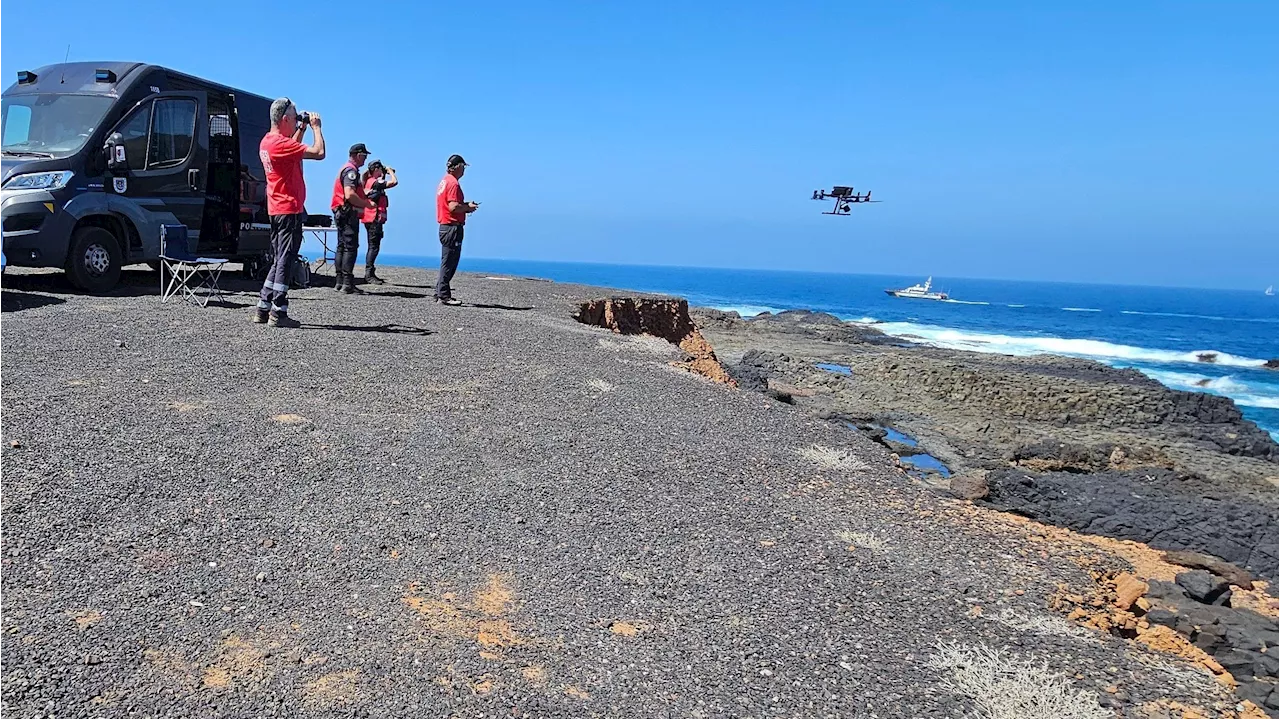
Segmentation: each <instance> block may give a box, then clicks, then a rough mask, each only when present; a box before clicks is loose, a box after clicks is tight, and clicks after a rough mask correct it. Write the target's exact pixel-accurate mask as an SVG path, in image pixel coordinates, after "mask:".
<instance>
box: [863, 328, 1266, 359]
mask: <svg viewBox="0 0 1280 719" xmlns="http://www.w3.org/2000/svg"><path fill="white" fill-rule="evenodd" d="M876 327H877V329H879V330H880V331H882V332H884V333H885V334H890V335H893V336H895V337H903V338H908V339H915V340H917V341H920V342H923V343H925V344H929V345H934V346H936V347H947V348H950V349H959V350H970V351H973V352H991V353H997V354H1010V355H1022V356H1028V355H1037V354H1055V355H1066V356H1069V357H1086V358H1089V359H1098V360H1123V361H1131V362H1151V363H1156V364H1212V365H1218V366H1223V367H1248V368H1255V369H1259V368H1262V366H1263V365H1264V364H1265V360H1260V359H1254V358H1252V357H1237V356H1236V355H1232V354H1228V353H1226V352H1218V351H1216V350H1196V351H1194V352H1180V351H1178V350H1163V349H1153V348H1149V347H1133V346H1130V345H1122V344H1114V343H1112V342H1103V341H1101V340H1084V339H1067V338H1063V337H1020V336H1016V335H1001V334H990V333H984V332H966V331H964V330H957V329H952V328H949V327H936V326H933V325H920V324H914V323H911V322H882V323H880V324H878V325H877V326H876Z"/></svg>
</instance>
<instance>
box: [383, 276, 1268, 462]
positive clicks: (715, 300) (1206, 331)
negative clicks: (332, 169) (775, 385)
mask: <svg viewBox="0 0 1280 719" xmlns="http://www.w3.org/2000/svg"><path fill="white" fill-rule="evenodd" d="M379 261H380V264H384V265H397V264H399V265H405V266H411V267H424V268H428V269H430V268H433V267H434V266H435V264H436V262H438V260H437V259H436V258H434V257H428V256H421V255H399V254H384V255H382V256H380V257H379ZM459 269H460V270H461V271H464V272H474V273H492V274H499V275H512V276H521V277H538V278H540V279H547V280H552V281H556V282H569V283H575V284H583V285H593V286H599V287H609V288H613V289H618V290H629V291H634V292H648V293H656V294H668V295H673V296H679V297H684V298H686V299H687V300H688V301H689V303H690V304H691V305H694V306H701V307H710V308H715V309H719V310H724V311H735V312H737V313H738V314H739V315H741V316H744V317H751V316H755V315H758V314H760V313H763V312H772V313H777V312H783V311H788V310H809V311H814V312H826V313H828V314H831V315H834V316H836V317H838V318H840V319H842V320H845V321H848V322H854V323H862V324H869V325H872V326H875V327H876V328H877V329H878V330H880V331H882V332H884V333H886V334H889V335H892V336H896V337H901V338H904V339H910V340H912V341H915V342H920V343H923V344H928V345H933V346H937V347H946V348H951V349H964V350H970V351H974V352H984V353H995V354H1006V355H1019V356H1029V355H1037V354H1052V355H1058V356H1066V357H1079V358H1084V359H1092V360H1095V361H1098V362H1102V363H1103V364H1107V365H1109V366H1112V367H1116V368H1132V369H1136V370H1138V371H1140V372H1142V373H1143V374H1145V375H1146V376H1148V377H1150V378H1152V379H1154V380H1156V381H1158V382H1160V383H1161V384H1163V385H1165V386H1166V387H1169V388H1171V389H1178V390H1186V391H1192V392H1203V393H1207V394H1216V395H1220V396H1224V397H1229V398H1231V399H1232V400H1233V401H1235V403H1236V405H1237V406H1238V407H1239V409H1240V411H1241V412H1242V413H1243V414H1244V416H1245V417H1246V418H1247V419H1249V420H1251V421H1253V422H1254V423H1255V424H1257V425H1258V426H1260V427H1262V428H1263V429H1265V430H1266V431H1267V432H1268V433H1269V434H1270V435H1271V436H1272V438H1273V439H1277V440H1278V441H1280V375H1278V374H1277V372H1276V370H1274V369H1270V368H1267V367H1266V366H1265V363H1266V362H1268V361H1271V360H1274V359H1276V357H1277V356H1278V355H1280V337H1278V330H1280V303H1277V302H1276V300H1275V298H1274V297H1269V296H1266V295H1265V294H1264V293H1263V292H1262V291H1261V290H1259V291H1257V292H1246V291H1243V290H1229V289H1215V288H1174V287H1158V286H1150V285H1113V284H1102V283H1083V282H1054V281H1039V280H1005V279H973V278H952V277H938V276H934V285H935V287H937V288H938V289H942V290H949V291H950V294H951V299H950V300H948V301H928V300H918V299H901V298H894V297H890V296H889V295H887V294H886V293H885V291H884V290H886V289H890V288H896V287H903V286H907V285H910V284H915V283H917V282H922V281H923V280H924V279H925V277H927V275H924V276H918V275H917V276H912V275H890V274H871V273H866V274H855V273H849V272H809V271H798V270H759V269H728V268H709V267H680V266H674V265H669V266H666V265H626V264H613V263H598V262H548V261H541V260H502V259H493V258H481V257H475V258H470V257H464V258H463V260H462V263H461V266H460V268H459Z"/></svg>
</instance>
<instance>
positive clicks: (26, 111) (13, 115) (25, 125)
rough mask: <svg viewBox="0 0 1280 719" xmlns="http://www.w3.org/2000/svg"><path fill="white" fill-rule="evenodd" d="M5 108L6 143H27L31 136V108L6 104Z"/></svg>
mask: <svg viewBox="0 0 1280 719" xmlns="http://www.w3.org/2000/svg"><path fill="white" fill-rule="evenodd" d="M4 110H5V112H4V144H5V145H6V146H8V145H21V144H25V143H26V142H27V140H28V139H29V138H30V137H31V108H30V107H27V106H26V105H9V104H6V105H5V108H4Z"/></svg>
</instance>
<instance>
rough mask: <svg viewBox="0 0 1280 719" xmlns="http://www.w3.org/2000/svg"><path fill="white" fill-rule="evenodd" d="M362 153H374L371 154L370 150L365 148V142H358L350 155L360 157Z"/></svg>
mask: <svg viewBox="0 0 1280 719" xmlns="http://www.w3.org/2000/svg"><path fill="white" fill-rule="evenodd" d="M362 152H363V153H364V154H366V155H372V154H373V153H372V152H369V148H367V147H365V146H364V143H363V142H357V143H356V144H354V145H352V146H351V152H350V153H349V154H352V155H359V154H360V153H362Z"/></svg>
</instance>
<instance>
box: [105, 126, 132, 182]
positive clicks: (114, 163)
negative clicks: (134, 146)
mask: <svg viewBox="0 0 1280 719" xmlns="http://www.w3.org/2000/svg"><path fill="white" fill-rule="evenodd" d="M102 152H103V154H104V155H106V159H107V169H108V170H111V171H112V172H123V171H124V170H127V169H128V168H129V161H128V159H127V158H126V157H125V152H124V137H123V136H121V134H120V133H118V132H113V133H111V136H110V137H108V138H107V142H106V144H104V145H103V146H102Z"/></svg>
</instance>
